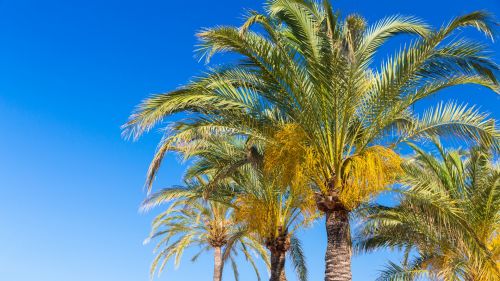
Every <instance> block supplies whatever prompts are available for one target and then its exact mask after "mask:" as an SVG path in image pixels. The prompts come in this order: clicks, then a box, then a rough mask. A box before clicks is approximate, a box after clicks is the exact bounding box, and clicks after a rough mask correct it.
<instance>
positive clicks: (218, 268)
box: [214, 247, 223, 281]
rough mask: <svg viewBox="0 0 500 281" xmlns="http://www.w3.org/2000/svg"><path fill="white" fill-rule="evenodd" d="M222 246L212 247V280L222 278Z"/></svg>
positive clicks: (216, 280) (215, 280)
mask: <svg viewBox="0 0 500 281" xmlns="http://www.w3.org/2000/svg"><path fill="white" fill-rule="evenodd" d="M222 267H223V263H222V247H214V281H221V280H222Z"/></svg>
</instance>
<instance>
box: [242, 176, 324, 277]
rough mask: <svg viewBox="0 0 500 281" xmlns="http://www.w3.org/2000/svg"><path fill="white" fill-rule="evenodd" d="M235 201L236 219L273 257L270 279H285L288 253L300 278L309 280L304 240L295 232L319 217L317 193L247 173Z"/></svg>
mask: <svg viewBox="0 0 500 281" xmlns="http://www.w3.org/2000/svg"><path fill="white" fill-rule="evenodd" d="M242 187H243V188H242V190H241V191H240V192H239V193H238V194H237V195H236V199H235V201H234V206H235V216H236V219H237V220H238V221H239V222H241V223H242V224H243V225H245V226H246V227H247V228H248V229H249V231H251V232H252V233H254V234H255V235H256V237H258V238H259V240H260V241H262V242H263V243H264V245H265V246H266V247H267V249H268V250H269V252H270V256H271V278H270V281H285V280H286V274H285V261H286V256H287V255H289V256H290V258H291V260H292V263H293V265H294V267H295V270H296V273H297V277H298V279H299V280H301V281H305V280H307V268H306V265H305V258H304V255H303V252H302V247H301V243H300V241H299V240H298V238H297V237H296V235H295V233H296V232H297V230H298V229H300V228H301V227H305V226H307V225H308V224H309V223H311V222H312V221H314V220H315V219H316V216H315V208H314V196H313V194H312V193H311V192H310V191H309V190H304V189H303V188H302V189H299V188H296V186H287V187H284V188H283V187H279V186H278V185H277V183H276V182H272V181H270V180H269V179H267V178H266V177H265V175H264V174H263V173H260V172H259V171H257V173H253V174H251V175H248V178H247V179H246V180H245V181H244V184H243V185H242Z"/></svg>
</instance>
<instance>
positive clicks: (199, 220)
mask: <svg viewBox="0 0 500 281" xmlns="http://www.w3.org/2000/svg"><path fill="white" fill-rule="evenodd" d="M186 185H187V187H172V188H166V189H163V190H161V191H159V192H157V193H154V194H152V195H150V196H149V197H148V198H147V199H146V200H145V201H144V202H143V204H142V209H143V210H148V209H150V208H152V207H154V206H157V205H160V204H164V203H167V202H169V203H170V205H169V207H168V208H167V210H165V211H164V212H162V213H160V214H159V215H158V216H156V217H155V218H154V220H153V223H152V230H151V234H150V235H149V237H148V238H147V239H146V241H145V242H149V241H150V240H151V239H153V238H159V239H160V240H159V242H158V244H157V246H156V248H155V252H156V251H159V252H158V253H157V254H156V257H155V259H154V260H153V263H152V265H151V272H150V273H151V276H153V275H154V273H155V271H156V270H158V274H160V273H161V272H162V271H163V268H164V267H165V265H166V263H167V262H168V261H169V260H170V259H172V258H174V257H175V265H176V266H178V265H179V263H180V260H181V258H182V255H183V253H184V250H185V249H186V248H188V247H190V246H200V247H201V250H200V251H199V252H198V253H197V254H196V255H195V256H193V258H192V261H196V259H197V258H198V257H199V256H200V255H201V254H202V253H203V252H206V251H209V250H213V255H214V273H213V280H214V281H220V280H222V271H223V268H224V264H225V262H226V261H228V260H229V261H231V265H232V268H233V272H234V277H235V280H238V269H237V264H236V261H235V257H234V256H235V255H236V254H237V252H242V253H243V254H244V255H245V258H246V259H247V261H249V262H250V264H251V265H252V266H253V268H254V270H255V273H256V274H257V279H258V280H260V275H259V272H258V269H257V266H256V264H255V261H254V257H253V255H252V254H251V251H252V250H253V251H255V252H257V253H259V254H260V255H261V257H263V258H264V260H266V259H267V254H266V253H265V250H264V248H263V247H262V246H261V245H260V243H259V242H258V241H256V240H255V239H253V238H252V236H250V235H248V232H247V231H246V229H245V228H244V227H242V226H241V225H240V224H238V223H236V221H235V220H234V215H233V211H232V209H231V208H230V207H228V206H227V205H226V204H223V203H219V202H215V201H211V200H208V201H207V200H204V199H202V196H201V195H202V193H201V188H202V185H203V182H195V181H192V182H187V183H186ZM174 199H175V200H174ZM172 240H175V241H173V242H172Z"/></svg>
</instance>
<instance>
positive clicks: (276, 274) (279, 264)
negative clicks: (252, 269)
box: [269, 251, 286, 281]
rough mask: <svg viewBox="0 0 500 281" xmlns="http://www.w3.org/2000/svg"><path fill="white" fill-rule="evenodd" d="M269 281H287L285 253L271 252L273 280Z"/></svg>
mask: <svg viewBox="0 0 500 281" xmlns="http://www.w3.org/2000/svg"><path fill="white" fill-rule="evenodd" d="M269 281H286V275H285V252H283V251H271V278H270V279H269Z"/></svg>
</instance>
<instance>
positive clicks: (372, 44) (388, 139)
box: [124, 0, 499, 281]
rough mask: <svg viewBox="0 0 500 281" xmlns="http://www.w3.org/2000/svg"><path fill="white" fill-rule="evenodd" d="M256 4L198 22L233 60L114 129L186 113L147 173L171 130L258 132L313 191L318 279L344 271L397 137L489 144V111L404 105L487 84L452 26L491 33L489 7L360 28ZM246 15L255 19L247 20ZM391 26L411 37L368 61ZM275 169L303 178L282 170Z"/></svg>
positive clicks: (487, 75) (482, 58) (288, 6)
mask: <svg viewBox="0 0 500 281" xmlns="http://www.w3.org/2000/svg"><path fill="white" fill-rule="evenodd" d="M265 12H266V13H265V14H259V13H257V12H252V13H251V14H250V15H249V17H248V19H247V21H246V22H245V24H244V25H243V26H242V27H240V28H236V27H227V26H223V27H216V28H212V29H207V30H204V31H203V32H201V33H199V34H198V36H199V38H200V39H201V44H200V52H201V54H202V55H203V56H205V57H206V58H207V59H209V58H210V57H211V56H212V55H213V54H215V53H222V52H232V53H236V54H237V58H238V59H239V60H238V61H237V62H236V63H230V64H227V65H225V66H223V67H219V68H217V69H212V70H210V71H209V73H208V74H206V75H204V76H203V77H201V78H199V79H196V80H195V81H193V82H191V83H189V84H188V85H186V86H184V87H182V88H180V89H178V90H176V91H173V92H170V93H166V94H159V95H155V96H153V97H151V98H149V99H146V100H145V101H144V102H143V103H141V105H140V106H139V107H138V109H137V111H136V112H135V113H134V114H133V115H132V116H131V118H130V121H129V122H128V123H127V124H126V125H125V127H124V129H125V133H126V134H130V135H133V136H136V137H138V136H140V135H141V134H143V133H144V132H146V131H148V130H149V129H151V128H153V127H154V126H156V125H157V124H158V122H160V121H161V120H164V119H165V118H167V117H168V116H171V115H172V114H175V113H179V112H189V113H196V114H194V115H189V119H188V120H187V121H186V123H189V126H188V128H187V129H185V130H183V129H181V130H174V131H171V132H170V136H169V138H166V141H165V142H163V143H162V144H160V149H159V151H158V153H157V156H156V157H155V160H154V161H153V164H152V165H151V169H150V172H149V179H148V184H151V182H152V180H153V179H154V175H155V172H156V170H157V168H158V167H159V163H160V162H161V159H162V158H163V155H164V153H166V152H167V151H169V149H170V148H171V146H170V142H171V141H179V140H184V141H187V142H188V141H191V140H193V139H196V138H199V137H200V136H207V135H213V134H231V135H246V136H247V137H248V139H249V141H252V142H255V143H258V142H262V143H265V144H266V147H267V152H264V155H265V156H264V158H267V161H266V162H267V163H273V166H274V168H275V169H276V170H281V171H282V172H283V173H284V172H286V171H294V170H300V171H302V172H301V173H299V174H298V175H299V176H300V177H302V178H307V179H308V180H309V182H310V183H311V184H309V185H308V186H309V187H311V188H312V189H313V190H314V191H316V192H317V205H318V209H319V210H321V211H322V212H323V213H324V214H325V218H326V232H327V236H328V240H327V241H328V245H327V251H326V255H325V263H326V269H325V280H327V281H328V280H337V281H343V280H351V279H352V277H351V270H350V263H351V242H350V227H349V214H350V212H351V211H352V210H354V209H355V208H356V207H357V206H358V205H359V204H361V203H363V202H365V201H366V200H368V198H370V197H371V196H374V195H376V194H377V193H378V192H379V191H381V190H383V189H385V188H386V186H387V185H389V184H391V183H393V182H394V179H395V176H396V175H397V172H398V169H399V168H398V167H399V163H400V159H399V157H398V156H397V154H396V153H395V152H394V151H393V148H394V147H395V146H396V145H397V144H399V143H401V142H404V141H407V140H409V139H417V138H422V137H429V136H433V135H454V136H456V137H461V138H462V139H464V140H467V141H478V140H480V139H481V140H482V141H483V142H484V143H487V144H488V145H492V146H495V148H496V149H498V148H499V142H498V132H497V131H496V129H495V126H494V124H493V121H488V120H487V118H486V116H484V115H482V114H480V113H479V112H478V111H477V110H476V109H474V108H472V107H468V106H466V105H458V104H454V103H448V104H445V105H438V106H437V107H435V108H431V109H428V111H427V112H425V113H424V115H423V116H417V115H416V114H414V113H413V112H412V110H411V108H412V105H414V104H415V103H417V102H418V101H420V100H422V99H424V98H426V97H429V96H431V95H434V94H436V93H438V92H439V91H440V90H442V89H445V88H448V87H451V86H455V85H461V84H477V85H482V86H485V87H488V88H490V89H492V90H494V91H497V92H498V85H497V82H496V79H495V77H494V72H495V71H496V70H497V66H496V64H495V63H494V62H492V61H491V60H490V58H489V57H488V56H487V55H486V54H485V52H484V47H483V45H481V44H479V43H477V42H475V41H471V40H467V39H465V38H462V37H460V35H457V34H456V33H455V32H454V31H456V30H457V29H461V28H464V27H474V28H476V29H478V30H480V31H482V32H483V33H485V34H486V35H487V36H490V37H491V36H492V33H493V30H492V26H493V25H494V23H493V22H492V19H491V18H490V17H489V16H488V14H486V13H483V12H474V13H470V14H467V15H464V16H461V17H457V18H455V19H453V20H452V21H451V22H450V23H449V24H447V25H444V26H443V27H442V28H440V29H437V30H431V29H430V28H429V27H428V26H427V25H425V24H423V23H422V22H421V21H420V20H417V19H415V18H413V17H402V16H395V17H389V18H387V19H383V20H381V21H380V22H378V23H376V24H374V25H372V26H370V27H367V24H366V22H365V20H364V19H363V18H361V17H360V16H358V15H351V16H348V17H341V16H340V15H339V13H337V12H334V10H333V8H332V7H331V5H330V3H329V1H328V0H324V1H321V2H316V1H308V0H273V1H267V4H266V6H265ZM254 25H259V26H260V27H261V28H258V29H256V30H255V31H254V30H252V26H254ZM402 33H406V34H414V35H416V36H417V38H416V39H414V40H413V41H412V42H411V43H409V44H407V45H406V46H405V47H403V48H401V49H400V50H399V51H398V52H396V54H395V55H394V56H392V57H391V58H389V59H388V60H387V61H385V62H383V63H382V64H381V65H380V66H378V67H376V66H374V63H373V57H374V55H375V54H376V52H377V50H378V49H379V47H380V46H381V45H383V44H384V43H385V42H386V41H387V40H388V39H389V38H391V37H393V36H395V35H397V34H402ZM291 151H294V152H293V153H291ZM266 154H267V155H266ZM291 160H292V161H291ZM283 173H282V174H283ZM290 175H291V177H289V176H290ZM282 180H289V183H291V182H294V181H295V182H297V181H301V180H302V179H299V178H295V177H294V176H293V174H289V175H287V176H286V177H284V179H282Z"/></svg>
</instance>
